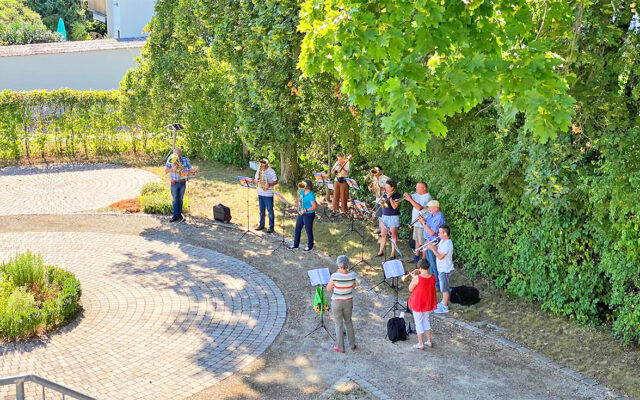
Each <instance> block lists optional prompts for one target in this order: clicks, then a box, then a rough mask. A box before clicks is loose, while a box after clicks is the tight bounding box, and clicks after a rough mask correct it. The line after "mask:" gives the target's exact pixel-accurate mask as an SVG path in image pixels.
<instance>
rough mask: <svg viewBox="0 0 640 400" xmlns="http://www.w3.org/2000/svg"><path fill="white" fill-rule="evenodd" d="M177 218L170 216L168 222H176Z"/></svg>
mask: <svg viewBox="0 0 640 400" xmlns="http://www.w3.org/2000/svg"><path fill="white" fill-rule="evenodd" d="M177 220H178V217H172V218H171V219H170V220H169V222H176V221H177Z"/></svg>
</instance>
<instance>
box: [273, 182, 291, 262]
mask: <svg viewBox="0 0 640 400" xmlns="http://www.w3.org/2000/svg"><path fill="white" fill-rule="evenodd" d="M274 197H277V198H278V200H280V203H278V204H281V205H282V206H281V207H280V226H281V228H282V240H281V241H280V244H279V245H278V247H276V248H275V249H273V251H272V252H271V254H273V253H275V252H276V250H278V249H279V248H285V249H286V248H287V246H286V244H287V243H286V242H285V240H284V213H285V209H286V208H285V207H293V205H292V204H291V203H289V202H288V201H287V200H286V199H285V198H284V197H283V196H282V194H281V193H278V192H275V193H274Z"/></svg>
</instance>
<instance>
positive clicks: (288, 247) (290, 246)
mask: <svg viewBox="0 0 640 400" xmlns="http://www.w3.org/2000/svg"><path fill="white" fill-rule="evenodd" d="M297 248H298V246H294V245H292V244H290V245H289V246H287V249H289V250H294V249H297Z"/></svg>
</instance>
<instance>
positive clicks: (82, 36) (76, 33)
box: [71, 21, 91, 40]
mask: <svg viewBox="0 0 640 400" xmlns="http://www.w3.org/2000/svg"><path fill="white" fill-rule="evenodd" d="M90 39H91V35H89V31H88V30H87V25H86V24H84V23H82V22H80V21H76V22H74V23H73V25H72V26H71V40H90Z"/></svg>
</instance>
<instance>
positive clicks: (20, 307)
mask: <svg viewBox="0 0 640 400" xmlns="http://www.w3.org/2000/svg"><path fill="white" fill-rule="evenodd" d="M42 321H43V313H42V311H41V310H40V309H39V308H38V307H36V303H35V299H34V297H33V295H32V294H31V293H29V292H27V290H26V288H24V287H19V288H16V289H15V290H13V292H12V293H11V294H10V295H9V297H8V298H7V299H6V301H5V303H4V304H3V307H2V310H1V311H0V332H2V336H4V337H6V338H8V339H10V340H11V339H15V338H17V337H27V336H32V335H33V334H34V333H35V332H36V330H37V328H38V326H39V325H41V324H42Z"/></svg>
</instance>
